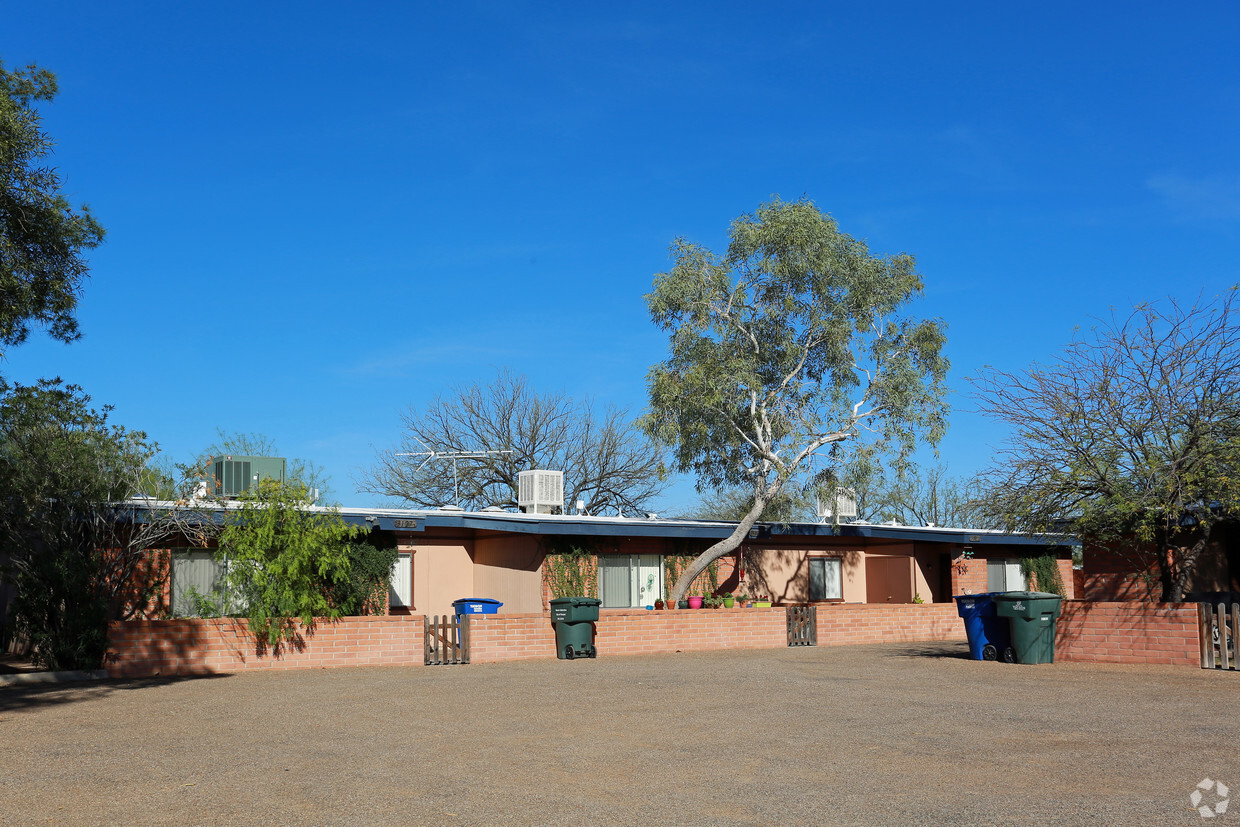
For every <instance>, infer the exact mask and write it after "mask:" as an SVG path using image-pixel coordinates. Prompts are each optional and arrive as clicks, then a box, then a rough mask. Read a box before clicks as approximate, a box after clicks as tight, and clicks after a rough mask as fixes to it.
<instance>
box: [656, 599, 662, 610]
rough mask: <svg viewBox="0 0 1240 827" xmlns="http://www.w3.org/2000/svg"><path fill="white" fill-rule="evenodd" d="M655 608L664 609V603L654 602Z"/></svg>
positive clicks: (660, 601)
mask: <svg viewBox="0 0 1240 827" xmlns="http://www.w3.org/2000/svg"><path fill="white" fill-rule="evenodd" d="M654 607H655V608H656V609H662V608H664V604H663V601H662V600H656V601H655V602H654Z"/></svg>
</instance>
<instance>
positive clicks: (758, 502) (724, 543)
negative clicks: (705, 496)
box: [668, 480, 783, 602]
mask: <svg viewBox="0 0 1240 827" xmlns="http://www.w3.org/2000/svg"><path fill="white" fill-rule="evenodd" d="M782 487H783V483H782V482H780V481H778V480H777V481H776V482H774V483H772V484H771V486H770V487H768V488H765V489H759V490H757V491H755V492H754V501H753V505H752V506H751V507H750V509H749V511H748V513H746V514H745V516H744V517H743V518H742V519H741V521H740V522H739V523H738V524H737V526H736V530H735V531H733V532H732V533H731V534H729V535H728V536H727V537H725V538H723V539H722V540H720V541H719V542H717V543H715V544H714V545H713V546H711V547H710V548H708V549H706V551H704V552H702V553H701V554H699V555H698V556H697V557H695V558H694V559H693V562H692V563H690V564H689V565H688V567H686V568H685V570H684V571H683V572H682V573H681V575H680V577H679V579H677V580H676V585H675V586H673V587H672V591H671V593H670V594H669V595H668V598H669V599H670V600H672V601H673V602H678V601H680V600H682V599H683V598H684V596H685V592H686V591H688V590H689V586H691V585H693V581H694V580H695V579H697V576H698V575H699V574H701V573H702V572H704V571H706V567H707V566H709V565H710V564H711V563H713V562H715V561H716V560H718V559H719V558H720V557H723V556H725V555H727V554H731V553H732V552H733V551H735V550H736V549H738V548H740V545H741V543H743V542H744V541H745V537H747V536H748V535H749V529H751V528H753V524H754V523H756V522H757V521H758V518H759V517H761V516H762V512H763V511H765V510H766V507H767V506H768V505H770V503H771V501H772V500H773V499H775V495H777V494H778V493H779V489H780V488H782Z"/></svg>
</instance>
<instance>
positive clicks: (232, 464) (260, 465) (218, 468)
mask: <svg viewBox="0 0 1240 827" xmlns="http://www.w3.org/2000/svg"><path fill="white" fill-rule="evenodd" d="M210 466H211V486H210V490H211V491H212V493H214V494H215V496H217V497H240V496H241V495H242V494H244V493H246V492H247V491H249V490H250V489H251V488H254V487H255V486H257V485H258V482H259V480H264V479H269V480H275V481H276V482H281V483H282V482H284V481H285V473H286V470H287V466H288V463H287V462H286V461H285V459H284V457H235V456H219V457H212V458H211V462H210Z"/></svg>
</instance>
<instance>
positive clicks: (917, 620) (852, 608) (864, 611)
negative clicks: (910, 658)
mask: <svg viewBox="0 0 1240 827" xmlns="http://www.w3.org/2000/svg"><path fill="white" fill-rule="evenodd" d="M964 638H965V634H964V621H962V620H961V619H960V615H959V614H957V612H956V604H955V603H954V602H952V603H923V604H916V603H907V604H901V603H882V604H879V603H844V604H840V605H835V606H819V607H818V645H819V646H841V645H847V644H853V643H893V642H897V641H906V640H907V641H916V640H964Z"/></svg>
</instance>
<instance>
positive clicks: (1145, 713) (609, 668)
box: [0, 644, 1240, 825]
mask: <svg viewBox="0 0 1240 827" xmlns="http://www.w3.org/2000/svg"><path fill="white" fill-rule="evenodd" d="M1238 737H1240V674H1237V673H1219V672H1205V671H1201V670H1197V669H1186V668H1177V667H1154V666H1149V667H1133V666H1102V665H1092V664H1051V665H1043V666H1012V665H1004V664H996V663H981V662H975V661H970V660H967V659H965V658H964V646H963V644H898V645H887V646H877V647H875V646H867V647H835V648H832V647H819V648H806V649H787V650H774V651H755V652H750V651H746V652H716V653H692V654H679V655H666V656H647V657H629V658H621V657H612V658H600V659H598V660H596V661H571V662H569V661H529V662H521V663H508V664H494V665H473V666H443V667H418V668H398V667H391V668H373V669H333V670H315V671H297V672H267V673H258V674H247V675H238V676H229V677H219V678H210V679H196V680H144V681H100V682H91V683H81V684H41V685H24V686H7V687H3V688H0V751H2V753H3V754H2V756H0V790H3V794H2V795H0V823H22V824H24V823H32V822H44V821H51V822H54V823H74V824H115V823H140V824H238V823H271V824H359V823H380V824H406V825H408V824H574V823H591V824H595V823H612V824H728V823H744V824H759V823H761V824H777V823H792V824H897V823H898V824H992V823H1007V824H1095V823H1097V824H1168V823H1169V824H1185V825H1191V824H1197V823H1201V820H1200V817H1199V816H1198V815H1197V814H1196V813H1194V812H1193V811H1192V810H1191V809H1190V808H1189V807H1190V801H1189V795H1190V793H1191V792H1192V791H1193V789H1194V787H1195V785H1197V783H1198V782H1199V781H1201V780H1202V779H1203V778H1205V777H1207V776H1208V777H1209V778H1211V779H1218V780H1221V781H1223V782H1225V783H1226V784H1227V785H1229V786H1234V787H1235V788H1236V789H1238V790H1240V758H1238V756H1240V752H1238V751H1237V750H1236V748H1235V744H1236V743H1237V740H1238ZM1211 801H1212V798H1211V797H1210V796H1207V797H1206V803H1210V802H1211ZM1237 807H1238V808H1240V802H1238V803H1237ZM1234 817H1240V811H1238V812H1237V813H1236V814H1234V815H1233V814H1228V815H1227V818H1234ZM1216 823H1225V819H1220V820H1218V821H1217V822H1216Z"/></svg>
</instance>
